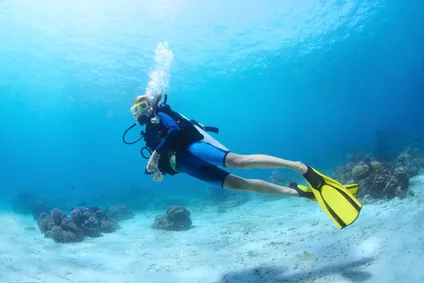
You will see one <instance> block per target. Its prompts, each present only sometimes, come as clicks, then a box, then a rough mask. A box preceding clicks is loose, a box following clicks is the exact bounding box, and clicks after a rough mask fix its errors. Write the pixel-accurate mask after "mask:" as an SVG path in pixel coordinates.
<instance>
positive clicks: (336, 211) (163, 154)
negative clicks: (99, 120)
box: [130, 91, 361, 228]
mask: <svg viewBox="0 0 424 283" xmlns="http://www.w3.org/2000/svg"><path fill="white" fill-rule="evenodd" d="M161 99H162V92H161V91H159V92H158V93H156V94H155V95H153V96H152V95H140V96H138V97H136V99H135V100H134V101H133V103H132V106H131V108H130V112H131V114H132V115H133V116H134V118H135V120H136V121H137V122H138V123H139V124H140V125H142V126H144V125H145V126H146V131H145V132H144V134H143V137H144V140H145V142H146V147H147V148H148V149H149V152H151V156H150V158H149V159H148V162H147V167H146V173H147V174H152V175H153V179H154V180H155V181H158V182H160V181H162V179H163V176H164V175H165V174H169V175H175V174H177V173H180V172H181V173H185V174H187V175H190V176H192V177H194V178H197V179H199V180H202V181H205V182H208V183H210V184H211V185H213V186H217V187H222V188H225V189H233V190H238V191H250V192H256V193H261V194H276V195H287V196H300V197H306V198H309V199H313V200H316V201H318V203H319V204H320V206H321V207H322V208H323V210H324V211H325V212H326V213H327V215H328V216H329V217H330V218H331V219H332V220H333V221H334V222H335V223H336V225H337V226H338V227H339V228H343V227H345V226H347V225H350V224H351V223H352V222H353V221H354V220H355V219H356V218H357V216H358V215H359V211H360V209H361V204H360V203H359V202H358V201H357V200H356V198H355V197H354V196H353V194H354V193H355V192H356V190H357V188H358V186H357V185H346V186H343V185H341V184H340V183H338V182H337V181H335V180H333V179H331V178H329V177H327V176H325V175H323V174H321V173H319V172H318V171H316V170H315V169H313V168H311V167H310V166H308V165H306V164H304V163H302V162H299V161H290V160H285V159H281V158H277V157H274V156H270V155H264V154H250V155H242V154H237V153H234V152H231V151H230V150H229V149H227V148H226V147H225V146H223V145H222V144H220V143H219V142H218V141H216V140H215V139H214V138H212V137H211V136H210V135H209V134H207V133H206V131H205V128H204V127H203V125H201V124H199V123H197V122H195V121H193V120H189V119H187V118H186V117H184V116H183V115H181V114H180V113H177V112H174V111H172V110H171V108H170V107H169V106H168V105H167V104H166V98H165V103H162V104H161V105H159V102H160V101H161ZM222 167H224V168H237V169H252V168H261V169H269V168H287V169H291V170H295V171H296V172H298V173H300V174H302V176H303V177H304V178H305V180H306V181H307V183H308V184H309V187H308V186H301V185H299V184H296V183H291V184H290V185H289V187H284V186H280V185H277V184H273V183H270V182H266V181H263V180H258V179H245V178H242V177H240V176H237V175H234V174H231V173H229V172H228V171H226V170H225V169H223V168H222ZM352 193H353V194H352Z"/></svg>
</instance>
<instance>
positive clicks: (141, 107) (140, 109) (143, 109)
mask: <svg viewBox="0 0 424 283" xmlns="http://www.w3.org/2000/svg"><path fill="white" fill-rule="evenodd" d="M150 104H151V103H150V101H149V100H148V99H147V98H146V99H143V100H140V101H139V102H137V103H136V104H134V105H133V106H132V107H131V109H130V111H131V114H132V115H133V116H134V119H136V120H137V119H138V117H140V116H141V115H143V114H146V113H147V112H148V111H149V109H150Z"/></svg>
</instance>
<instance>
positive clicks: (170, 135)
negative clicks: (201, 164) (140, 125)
mask: <svg viewBox="0 0 424 283" xmlns="http://www.w3.org/2000/svg"><path fill="white" fill-rule="evenodd" d="M157 115H158V116H159V121H160V123H161V124H162V126H163V127H165V128H166V129H167V133H166V136H165V137H164V138H163V139H162V141H161V142H160V143H159V145H158V146H157V147H156V149H155V150H154V151H153V152H152V155H151V156H150V158H149V161H148V162H147V171H149V172H156V171H157V169H158V165H159V159H160V156H161V154H167V153H168V150H169V143H170V142H171V141H172V140H173V139H174V137H177V136H178V134H179V133H180V132H181V129H180V127H179V126H178V124H177V122H175V121H174V120H173V119H172V118H171V117H169V116H168V115H166V114H165V113H158V114H157Z"/></svg>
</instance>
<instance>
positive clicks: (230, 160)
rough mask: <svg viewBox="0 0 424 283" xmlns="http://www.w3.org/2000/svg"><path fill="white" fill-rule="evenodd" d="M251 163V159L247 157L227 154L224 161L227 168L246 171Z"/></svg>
mask: <svg viewBox="0 0 424 283" xmlns="http://www.w3.org/2000/svg"><path fill="white" fill-rule="evenodd" d="M250 163H251V158H250V156H249V155H241V154H236V153H231V152H230V153H229V154H228V155H227V158H226V160H225V167H228V168H237V169H247V168H249V164H250Z"/></svg>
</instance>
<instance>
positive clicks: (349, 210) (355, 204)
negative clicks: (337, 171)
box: [303, 165, 362, 229]
mask: <svg viewBox="0 0 424 283" xmlns="http://www.w3.org/2000/svg"><path fill="white" fill-rule="evenodd" d="M306 166H307V167H308V171H307V172H306V173H305V174H303V177H304V178H305V180H306V182H308V184H309V186H311V188H312V193H313V194H314V196H315V199H316V201H317V202H318V204H319V205H320V206H321V208H322V209H323V210H324V212H325V213H326V214H327V215H328V217H330V219H331V220H332V221H333V222H334V223H335V224H336V225H337V227H339V228H340V229H343V228H344V227H346V226H348V225H350V224H352V223H353V222H354V221H355V220H356V219H357V218H358V216H359V213H360V211H361V208H362V204H361V203H360V202H359V201H358V200H357V199H356V198H355V197H354V196H353V194H352V193H351V192H350V191H349V190H348V189H347V188H346V187H345V186H343V185H342V184H340V183H339V182H337V181H336V180H333V179H331V178H330V177H327V176H325V175H323V174H321V173H319V172H318V171H316V170H315V169H313V168H312V167H310V166H308V165H306Z"/></svg>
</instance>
